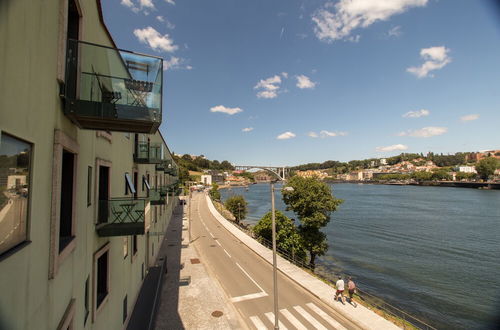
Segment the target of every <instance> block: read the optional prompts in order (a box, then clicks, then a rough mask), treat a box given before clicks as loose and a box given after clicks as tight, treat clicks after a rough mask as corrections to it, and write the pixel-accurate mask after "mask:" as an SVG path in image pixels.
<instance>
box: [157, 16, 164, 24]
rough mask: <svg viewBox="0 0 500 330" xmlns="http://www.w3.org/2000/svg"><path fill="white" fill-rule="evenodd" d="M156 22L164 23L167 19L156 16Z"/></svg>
mask: <svg viewBox="0 0 500 330" xmlns="http://www.w3.org/2000/svg"><path fill="white" fill-rule="evenodd" d="M156 20H158V21H159V22H162V23H163V22H165V18H163V16H156Z"/></svg>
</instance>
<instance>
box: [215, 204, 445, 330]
mask: <svg viewBox="0 0 500 330" xmlns="http://www.w3.org/2000/svg"><path fill="white" fill-rule="evenodd" d="M217 202H219V201H217ZM213 204H214V206H215V208H216V209H217V211H218V212H219V213H220V214H221V215H223V213H224V212H222V210H221V209H220V207H219V205H218V203H213ZM225 219H226V220H228V221H229V223H231V224H233V226H235V227H237V228H238V229H240V230H241V231H242V232H244V233H245V234H247V235H248V236H250V237H252V238H253V239H255V240H257V241H258V242H259V243H261V244H262V245H264V246H265V247H267V248H268V249H272V248H273V244H272V242H271V241H269V240H267V239H265V238H263V237H257V236H256V235H255V233H254V232H253V231H252V229H251V228H250V229H249V228H248V227H247V226H244V225H241V224H238V223H236V222H234V221H233V220H231V219H227V218H225ZM276 252H277V253H278V254H279V255H280V256H281V257H282V258H284V259H286V260H288V261H289V262H291V263H293V264H294V265H296V266H299V267H300V268H303V269H306V270H308V271H309V272H311V273H312V274H313V275H314V276H316V277H318V278H320V279H321V280H323V281H324V282H325V283H327V284H329V285H330V286H332V287H335V282H334V281H333V280H331V278H334V279H335V278H338V276H342V277H343V278H347V277H348V276H349V275H348V274H340V273H339V274H336V273H332V274H331V276H329V277H330V278H328V277H325V276H323V275H322V274H318V273H316V272H315V270H314V268H312V267H311V266H310V265H309V264H308V263H306V262H305V261H304V260H300V259H298V258H295V257H294V256H292V255H291V254H290V253H289V252H288V251H285V250H283V249H280V248H278V247H276ZM356 291H357V293H356V295H357V296H358V297H359V298H360V299H361V300H362V301H364V302H365V303H367V305H368V306H367V307H369V308H371V309H372V310H376V311H379V312H381V313H384V314H387V315H389V316H391V317H393V318H395V319H396V320H398V319H399V320H401V322H400V324H397V325H398V326H401V327H403V329H411V328H417V329H423V330H437V329H436V328H435V327H433V326H431V325H429V324H427V323H426V322H424V321H422V320H420V319H418V318H417V317H415V316H413V315H411V314H408V313H407V312H405V311H403V310H402V309H400V308H398V307H396V306H393V305H391V304H389V303H387V302H385V301H384V300H382V299H381V298H379V297H376V296H375V295H373V294H371V293H368V292H367V291H365V290H360V289H359V288H356Z"/></svg>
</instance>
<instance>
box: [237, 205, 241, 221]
mask: <svg viewBox="0 0 500 330" xmlns="http://www.w3.org/2000/svg"><path fill="white" fill-rule="evenodd" d="M240 219H241V210H240V203H238V223H240Z"/></svg>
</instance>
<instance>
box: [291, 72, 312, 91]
mask: <svg viewBox="0 0 500 330" xmlns="http://www.w3.org/2000/svg"><path fill="white" fill-rule="evenodd" d="M295 78H297V85H296V86H297V87H298V88H300V89H304V88H307V89H313V88H314V87H315V86H316V83H315V82H313V81H311V79H309V77H307V76H304V75H303V74H301V75H298V76H295Z"/></svg>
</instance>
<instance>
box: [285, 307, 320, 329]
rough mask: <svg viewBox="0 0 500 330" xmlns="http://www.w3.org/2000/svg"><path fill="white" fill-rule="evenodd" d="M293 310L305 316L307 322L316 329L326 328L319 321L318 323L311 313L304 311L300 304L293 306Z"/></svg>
mask: <svg viewBox="0 0 500 330" xmlns="http://www.w3.org/2000/svg"><path fill="white" fill-rule="evenodd" d="M293 308H295V310H296V311H297V312H299V314H300V315H301V316H302V317H303V318H305V319H306V320H307V321H308V322H309V323H311V324H312V325H313V326H314V327H315V328H316V329H318V330H327V328H325V327H324V326H323V325H322V324H321V323H319V322H318V321H317V320H316V319H315V318H314V317H313V316H312V315H311V314H309V313H308V312H306V311H305V310H304V308H302V307H300V306H294V307H293Z"/></svg>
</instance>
